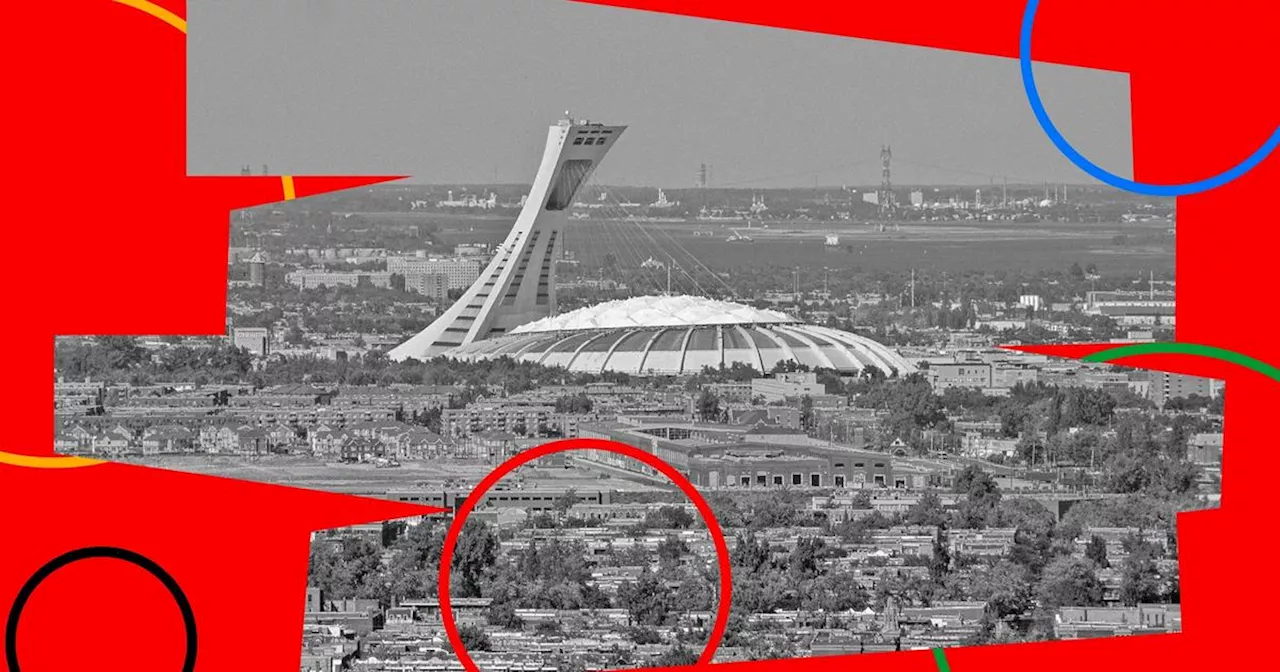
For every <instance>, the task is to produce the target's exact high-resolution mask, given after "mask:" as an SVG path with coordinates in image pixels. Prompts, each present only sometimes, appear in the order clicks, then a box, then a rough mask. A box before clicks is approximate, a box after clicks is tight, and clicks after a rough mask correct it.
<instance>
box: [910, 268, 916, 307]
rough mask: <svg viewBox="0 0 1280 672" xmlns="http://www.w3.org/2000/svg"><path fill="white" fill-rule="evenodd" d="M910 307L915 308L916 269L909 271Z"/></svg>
mask: <svg viewBox="0 0 1280 672" xmlns="http://www.w3.org/2000/svg"><path fill="white" fill-rule="evenodd" d="M911 307H912V308H915V307H916V269H914V268H913V269H911Z"/></svg>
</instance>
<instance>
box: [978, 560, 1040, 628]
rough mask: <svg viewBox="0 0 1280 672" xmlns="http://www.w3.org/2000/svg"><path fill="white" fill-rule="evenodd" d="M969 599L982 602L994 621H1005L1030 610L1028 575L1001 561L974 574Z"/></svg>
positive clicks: (1026, 571)
mask: <svg viewBox="0 0 1280 672" xmlns="http://www.w3.org/2000/svg"><path fill="white" fill-rule="evenodd" d="M971 591H972V593H971V594H972V597H973V598H974V599H978V600H986V602H987V604H988V605H990V608H991V610H992V612H993V613H994V615H995V616H996V617H997V618H1001V619H1004V618H1008V617H1010V616H1015V615H1018V614H1022V613H1025V612H1026V611H1027V610H1029V609H1031V597H1032V581H1031V572H1030V570H1028V569H1027V568H1026V567H1023V566H1022V565H1018V564H1015V563H1012V562H1009V561H1008V560H1001V561H1000V562H998V563H996V565H995V566H993V567H989V568H987V569H986V570H985V571H980V572H975V575H974V582H973V586H972V588H971Z"/></svg>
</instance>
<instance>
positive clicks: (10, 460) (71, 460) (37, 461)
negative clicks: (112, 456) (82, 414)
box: [0, 451, 104, 469]
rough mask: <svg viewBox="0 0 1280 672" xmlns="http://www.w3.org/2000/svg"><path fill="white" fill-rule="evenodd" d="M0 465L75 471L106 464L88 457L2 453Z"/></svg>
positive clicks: (0, 454)
mask: <svg viewBox="0 0 1280 672" xmlns="http://www.w3.org/2000/svg"><path fill="white" fill-rule="evenodd" d="M0 464H7V465H9V466H14V467H30V468H32V469H74V468H76V467H92V466H93V465H95V464H104V462H103V461H102V460H94V459H91V458H88V457H63V456H59V455H49V456H41V455H19V454H17V453H6V452H3V451H0Z"/></svg>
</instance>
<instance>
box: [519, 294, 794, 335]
mask: <svg viewBox="0 0 1280 672" xmlns="http://www.w3.org/2000/svg"><path fill="white" fill-rule="evenodd" d="M795 322H796V320H795V319H794V318H792V317H791V316H789V315H787V314H785V313H780V312H778V311H776V310H760V309H758V308H752V307H751V306H744V305H742V304H740V303H730V302H728V301H716V300H714V299H707V298H703V297H700V296H637V297H633V298H630V299H622V300H619V301H607V302H605V303H600V304H596V305H594V306H588V307H586V308H579V309H578V310H574V311H571V312H568V313H565V314H563V315H556V316H554V317H546V318H543V319H541V320H537V321H534V322H530V323H528V324H522V325H520V326H518V327H516V328H514V329H512V330H511V332H510V333H513V334H529V333H539V332H550V331H577V330H581V329H614V328H619V327H683V326H705V325H716V324H792V323H795Z"/></svg>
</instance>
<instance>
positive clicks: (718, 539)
mask: <svg viewBox="0 0 1280 672" xmlns="http://www.w3.org/2000/svg"><path fill="white" fill-rule="evenodd" d="M570 450H603V451H607V452H610V453H616V454H618V455H624V456H626V457H630V458H632V459H635V460H639V461H640V462H643V463H645V464H647V465H649V466H650V467H653V468H654V469H657V470H658V471H660V472H662V474H663V475H664V476H666V477H667V478H669V479H671V482H672V483H675V484H676V486H677V487H679V488H680V490H681V491H682V492H684V494H685V496H686V497H688V498H689V499H690V501H692V502H693V505H694V506H695V507H696V508H697V509H698V513H699V514H701V515H702V520H703V522H704V523H705V524H706V526H707V531H708V532H709V533H710V534H711V540H712V542H713V543H714V544H715V547H716V561H717V563H718V564H719V569H720V599H719V605H718V606H717V607H716V621H715V625H714V626H712V628H711V637H710V638H709V639H708V640H707V644H706V647H705V648H703V649H702V655H701V656H699V657H698V662H697V666H699V667H701V666H704V665H710V664H711V660H712V659H713V658H715V655H716V649H717V648H719V646H720V641H721V640H722V639H724V631H725V628H726V627H727V626H728V624H729V606H730V604H731V602H732V600H733V588H732V585H733V577H732V574H731V569H730V566H729V545H728V544H727V543H725V538H724V532H723V531H722V530H721V529H720V522H719V521H718V520H716V516H715V514H714V513H713V512H712V511H711V505H710V504H707V500H705V499H703V498H702V493H700V492H698V490H697V488H695V487H694V486H693V483H691V482H689V479H687V478H685V477H684V474H681V473H680V472H679V471H676V469H675V467H673V466H671V465H670V464H667V463H666V462H665V461H663V460H662V459H661V458H659V457H657V456H656V455H653V454H652V453H647V452H645V451H643V450H641V449H639V448H636V447H634V446H629V445H627V444H625V443H618V442H617V441H609V440H606V439H564V440H560V441H553V442H551V443H545V444H543V445H541V446H537V447H535V448H530V449H529V450H526V451H524V452H521V453H520V454H518V455H516V456H515V457H512V458H511V459H509V460H507V461H506V462H503V463H502V464H500V465H498V468H497V469H494V470H493V471H492V472H490V473H489V475H488V476H485V477H484V479H482V480H481V481H480V482H479V483H478V484H477V485H476V487H475V488H474V489H473V490H472V491H471V492H470V494H468V495H467V498H466V500H465V501H464V502H463V503H462V506H460V507H458V510H457V511H456V512H455V513H454V517H453V522H452V523H450V525H449V532H448V533H447V534H446V535H445V539H444V547H443V548H442V549H441V552H440V585H439V599H440V618H441V620H442V621H443V622H444V631H445V634H447V635H448V636H449V644H450V645H452V646H453V651H454V655H456V656H457V657H458V660H459V662H461V663H462V667H463V669H465V670H467V672H481V670H480V668H479V667H477V666H476V663H475V661H474V660H472V659H471V654H469V653H467V648H466V647H465V646H463V644H462V637H461V636H460V635H459V634H458V624H457V623H456V622H455V621H454V618H453V600H452V598H451V597H450V595H449V577H450V575H451V573H452V566H453V554H454V550H455V547H456V546H457V544H458V536H459V535H460V534H461V533H462V526H463V525H465V524H466V522H467V518H468V517H469V516H470V515H471V512H472V510H474V509H475V506H476V503H477V502H478V501H480V499H481V498H482V496H483V495H484V494H485V493H486V492H488V491H489V489H490V488H492V487H493V486H494V485H495V484H496V483H497V482H498V481H500V480H502V478H503V477H505V476H507V475H508V474H510V473H511V472H513V471H515V470H516V469H517V468H519V467H521V466H524V465H526V464H528V463H530V462H532V461H534V460H536V459H538V458H540V457H546V456H547V455H551V454H554V453H563V452H567V451H570Z"/></svg>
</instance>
